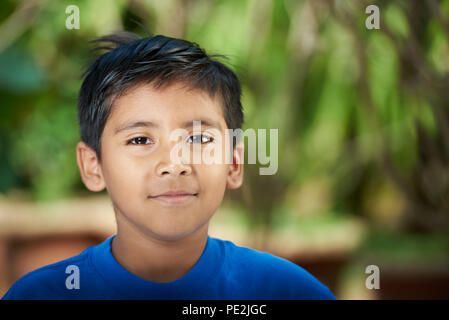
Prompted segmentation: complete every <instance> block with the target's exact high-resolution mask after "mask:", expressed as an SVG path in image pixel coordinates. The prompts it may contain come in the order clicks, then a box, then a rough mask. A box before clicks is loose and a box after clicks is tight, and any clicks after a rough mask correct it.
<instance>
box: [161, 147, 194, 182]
mask: <svg viewBox="0 0 449 320" xmlns="http://www.w3.org/2000/svg"><path fill="white" fill-rule="evenodd" d="M158 149H159V150H158V152H157V153H156V154H154V156H156V157H158V158H159V159H158V160H159V161H158V163H157V166H156V174H157V176H160V177H162V176H174V177H178V176H181V175H185V176H187V175H190V174H191V173H192V167H191V166H190V165H189V164H188V163H186V161H187V159H184V158H182V159H179V158H176V159H171V157H172V154H171V153H172V151H173V149H174V144H163V145H162V144H161V145H160V146H159V147H158Z"/></svg>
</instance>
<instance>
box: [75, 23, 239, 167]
mask: <svg viewBox="0 0 449 320" xmlns="http://www.w3.org/2000/svg"><path fill="white" fill-rule="evenodd" d="M93 42H94V43H97V46H96V47H95V48H94V51H95V50H107V52H105V53H103V54H102V55H101V56H100V57H98V58H97V59H96V60H95V61H94V62H93V63H92V64H91V65H90V66H89V67H88V69H87V70H86V72H85V73H84V75H83V78H84V80H83V83H82V85H81V89H80V91H79V96H78V120H79V124H80V135H81V140H82V141H83V142H85V143H86V144H87V145H89V146H90V147H91V148H92V149H93V150H94V151H95V152H96V154H97V157H98V159H99V161H101V136H102V133H103V129H104V127H105V124H106V121H107V119H108V117H109V115H110V114H111V111H112V107H113V103H114V99H115V98H116V97H117V96H119V95H121V94H124V93H125V92H126V90H127V89H130V88H132V87H134V86H136V85H138V84H141V83H152V84H153V85H154V86H155V88H160V87H163V86H166V85H169V84H172V83H174V82H181V83H185V84H186V85H188V86H189V87H190V88H192V89H199V90H202V91H205V92H207V93H208V94H209V95H210V96H211V97H214V96H215V94H216V93H218V94H219V95H220V96H221V101H222V104H223V106H222V107H223V114H224V118H225V121H226V124H227V126H228V128H229V129H241V128H242V125H243V121H244V120H243V108H242V105H241V102H240V98H241V87H240V83H239V80H238V78H237V76H236V74H235V73H234V72H233V71H232V70H231V69H230V68H228V67H227V66H225V65H224V64H223V63H221V62H219V61H217V60H215V59H214V58H215V57H225V56H223V55H207V54H206V51H205V50H204V49H202V48H200V47H199V46H198V45H197V44H196V43H193V42H189V41H186V40H182V39H176V38H170V37H166V36H163V35H156V36H149V37H146V38H141V37H140V36H138V35H137V34H134V33H131V32H118V33H114V34H111V35H107V36H103V37H100V38H98V39H95V40H93ZM225 58H226V57H225ZM237 140H238V137H237ZM233 146H234V147H235V140H234V141H233Z"/></svg>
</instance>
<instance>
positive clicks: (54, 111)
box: [0, 0, 449, 298]
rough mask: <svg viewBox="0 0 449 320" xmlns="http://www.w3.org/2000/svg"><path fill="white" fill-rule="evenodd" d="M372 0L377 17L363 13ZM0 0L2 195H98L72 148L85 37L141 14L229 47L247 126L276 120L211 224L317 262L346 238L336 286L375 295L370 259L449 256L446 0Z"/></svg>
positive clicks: (143, 19) (411, 261)
mask: <svg viewBox="0 0 449 320" xmlns="http://www.w3.org/2000/svg"><path fill="white" fill-rule="evenodd" d="M370 4H375V5H377V6H378V8H379V9H380V29H373V30H368V29H367V28H366V26H365V20H366V19H367V18H368V16H369V14H367V13H365V8H366V7H367V6H368V5H370ZM69 5H77V6H78V7H79V10H80V29H73V30H68V29H67V28H66V19H67V17H68V16H69V14H67V13H66V7H67V6H69ZM0 6H1V10H0V177H1V178H0V193H1V194H2V195H3V198H2V199H3V200H2V201H16V202H23V201H31V202H32V203H42V202H51V201H60V200H64V199H73V198H77V199H85V198H87V197H92V196H93V195H92V194H91V193H90V192H88V191H87V190H86V189H85V187H84V185H83V184H82V182H81V179H80V176H79V172H78V168H77V165H76V158H75V145H76V143H77V142H78V141H79V131H78V130H79V129H78V123H77V109H76V104H77V93H78V90H79V88H80V85H81V73H82V70H83V67H85V66H86V64H88V63H89V62H90V61H92V56H91V55H90V54H89V49H90V48H91V45H90V44H89V43H88V41H89V40H92V39H94V38H95V37H98V36H101V35H104V34H107V33H110V32H113V31H118V30H128V31H134V32H136V33H139V34H141V35H145V32H144V31H143V30H142V28H141V27H140V26H139V25H138V23H136V21H137V22H139V23H141V24H142V25H144V26H146V27H147V28H148V29H149V30H150V31H151V32H152V33H153V34H164V35H167V36H172V37H181V38H185V39H187V40H190V41H193V42H196V43H198V44H200V46H201V47H203V48H205V49H206V51H207V52H208V53H210V54H225V55H227V56H228V57H229V60H228V64H229V65H230V66H231V67H232V68H233V69H234V70H235V71H236V72H237V74H238V75H239V77H240V79H241V82H242V87H243V106H244V111H245V126H244V129H245V128H267V129H269V128H278V129H279V169H278V172H277V174H276V175H274V176H260V175H259V174H258V170H259V166H257V165H245V180H244V186H243V187H242V188H241V189H240V190H236V191H232V192H229V193H227V195H226V198H225V202H224V207H225V208H228V211H226V212H227V213H226V219H225V217H218V216H217V223H223V224H224V225H225V224H226V225H228V226H229V228H230V229H234V230H239V228H240V229H242V230H244V233H246V234H251V235H254V237H253V238H254V239H256V240H255V242H253V245H254V247H261V248H264V247H267V246H268V247H269V246H270V243H271V244H273V242H276V241H277V243H278V244H277V246H276V245H272V248H282V247H289V248H290V247H291V248H293V249H292V250H293V251H294V250H297V254H298V255H299V258H298V261H299V262H298V263H299V264H300V265H302V261H304V263H305V261H306V258H304V257H305V255H304V252H306V251H307V252H310V255H311V256H313V257H315V258H313V257H312V258H310V259H309V260H310V261H312V262H313V261H317V260H319V259H322V255H325V256H331V255H332V252H334V253H335V252H340V253H339V256H340V257H341V261H340V262H341V263H340V264H339V265H338V268H337V267H335V268H337V269H338V270H335V271H338V275H337V276H336V277H337V278H336V279H337V282H338V284H339V286H338V288H337V290H338V295H339V297H340V298H372V297H377V298H379V296H373V295H372V291H369V290H368V291H367V290H366V288H365V287H364V284H365V283H364V281H365V280H364V279H365V278H366V277H367V274H365V273H364V270H365V269H364V268H365V266H366V265H368V264H376V265H379V266H380V269H381V283H382V279H383V278H382V277H383V274H386V273H382V272H383V270H387V269H388V270H390V269H391V270H396V269H397V268H399V270H405V269H404V268H407V267H410V266H411V265H412V266H418V265H419V266H420V270H421V271H420V272H421V273H420V275H419V276H418V277H424V276H422V274H424V272H425V271H426V270H428V269H429V268H435V266H437V265H438V266H440V265H441V266H442V267H441V269H446V271H448V270H449V268H447V266H448V265H447V261H448V252H449V250H448V248H449V77H448V75H449V1H447V0H444V1H443V0H442V1H436V0H403V1H401V0H398V1H387V0H385V1H359V0H347V1H345V0H333V1H332V0H222V1H218V0H215V1H214V0H197V1H193V0H170V1H157V0H154V1H144V0H142V1H138V0H136V1H132V0H128V1H125V0H123V1H106V0H103V1H101V0H95V1H44V0H42V1H37V0H36V1H12V0H5V1H2V2H1V4H0ZM221 218H222V219H223V220H220V219H221ZM295 248H296V249H295ZM326 249H328V250H327V251H326ZM273 250H274V251H275V249H273ZM293 251H292V252H293ZM317 252H322V253H323V254H322V255H321V256H320V257H317ZM341 252H343V253H341ZM301 254H302V255H301ZM288 256H289V257H291V258H292V259H293V258H294V255H293V254H292V253H289V254H288ZM301 257H302V258H301ZM301 259H303V260H301ZM309 260H307V261H309ZM312 262H311V263H312ZM311 268H312V267H311ZM395 268H396V269H395ZM401 268H402V269H401ZM326 270H328V269H326ZM407 270H408V269H407ZM432 270H434V269H432ZM311 272H312V274H313V273H314V272H313V271H311ZM317 272H319V271H317ZM385 272H386V271H385ZM431 272H433V273H434V274H435V271H431ZM399 273H403V272H399ZM415 277H416V276H415ZM445 277H446V278H444V275H443V279H446V284H445V287H443V289H442V291H441V292H444V291H446V292H449V287H448V286H447V283H448V282H447V277H448V276H447V272H446V274H445ZM437 282H438V281H437ZM439 282H440V283H441V282H442V280H441V281H439ZM354 283H355V285H352V284H354ZM384 283H386V282H384ZM434 285H435V283H434V284H427V285H426V288H428V289H429V290H430V291H431V290H432V286H434ZM381 286H382V284H381ZM402 286H403V285H402ZM382 288H383V287H381V290H380V291H382ZM385 290H386V289H385ZM397 294H398V295H400V294H399V293H397ZM439 294H440V295H442V293H439ZM443 295H444V294H443ZM387 296H388V294H387V293H385V294H384V296H381V297H387ZM436 296H437V297H438V294H437V293H436ZM393 297H395V296H394V295H393ZM416 297H419V296H418V295H417V296H416Z"/></svg>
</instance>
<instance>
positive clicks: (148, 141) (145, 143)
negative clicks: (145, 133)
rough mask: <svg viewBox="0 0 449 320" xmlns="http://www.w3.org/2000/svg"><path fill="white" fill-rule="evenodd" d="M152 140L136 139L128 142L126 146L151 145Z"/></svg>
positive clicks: (145, 138)
mask: <svg viewBox="0 0 449 320" xmlns="http://www.w3.org/2000/svg"><path fill="white" fill-rule="evenodd" d="M152 142H153V140H151V139H150V138H147V137H136V138H132V139H130V140H128V142H127V144H136V145H147V144H150V143H152Z"/></svg>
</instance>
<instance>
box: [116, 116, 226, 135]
mask: <svg viewBox="0 0 449 320" xmlns="http://www.w3.org/2000/svg"><path fill="white" fill-rule="evenodd" d="M193 121H194V120H190V121H185V122H184V123H183V124H182V128H191V127H193ZM195 121H200V122H201V126H205V127H215V128H217V129H219V130H222V127H221V125H220V123H219V122H218V121H214V120H211V119H198V120H195ZM135 128H159V125H158V124H157V123H155V122H152V121H131V122H129V123H126V124H125V125H122V126H120V127H118V128H116V129H115V133H114V134H117V133H119V132H122V131H126V130H131V129H135Z"/></svg>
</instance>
